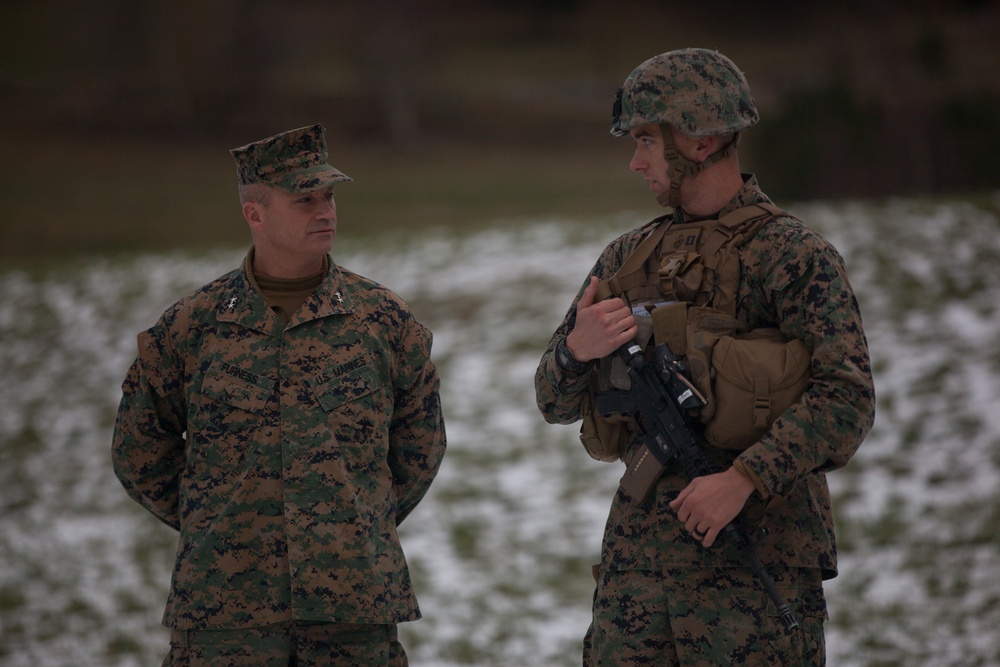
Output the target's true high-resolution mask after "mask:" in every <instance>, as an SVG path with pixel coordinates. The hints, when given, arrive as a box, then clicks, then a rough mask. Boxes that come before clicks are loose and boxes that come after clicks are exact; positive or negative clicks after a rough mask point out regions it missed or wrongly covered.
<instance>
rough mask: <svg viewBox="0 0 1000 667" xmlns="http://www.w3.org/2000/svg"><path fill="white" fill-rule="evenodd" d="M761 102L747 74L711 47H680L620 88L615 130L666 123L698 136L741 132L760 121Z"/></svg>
mask: <svg viewBox="0 0 1000 667" xmlns="http://www.w3.org/2000/svg"><path fill="white" fill-rule="evenodd" d="M758 118H759V116H758V115H757V106H756V105H755V104H754V100H753V95H752V94H751V93H750V86H749V84H747V80H746V78H745V77H744V76H743V73H742V72H740V70H739V69H738V68H737V67H736V65H735V64H734V63H733V61H731V60H730V59H729V58H727V57H726V56H724V55H722V54H721V53H719V52H718V51H711V50H709V49H678V50H676V51H668V52H667V53H661V54H660V55H658V56H653V57H652V58H650V59H649V60H647V61H646V62H644V63H642V64H641V65H639V66H638V67H636V68H635V69H634V70H633V71H632V73H631V74H629V76H628V78H627V79H625V83H624V84H622V87H621V88H619V89H618V96H617V98H616V99H615V106H614V110H613V112H612V121H611V134H613V135H615V136H616V137H620V136H624V135H626V134H628V131H629V130H631V129H632V128H634V127H638V126H640V125H645V124H646V123H666V124H667V125H670V126H671V127H674V128H675V129H677V130H679V131H681V132H683V133H684V134H686V135H688V136H692V137H706V136H718V135H722V134H729V133H731V132H740V131H742V130H745V129H747V128H749V127H752V126H753V125H754V124H756V123H757V120H758Z"/></svg>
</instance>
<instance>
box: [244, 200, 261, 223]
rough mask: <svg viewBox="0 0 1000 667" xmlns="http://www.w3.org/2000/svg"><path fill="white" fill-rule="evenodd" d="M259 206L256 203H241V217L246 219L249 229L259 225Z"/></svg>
mask: <svg viewBox="0 0 1000 667" xmlns="http://www.w3.org/2000/svg"><path fill="white" fill-rule="evenodd" d="M259 206H260V204H258V203H257V202H252V201H248V202H244V203H243V217H244V218H246V221H247V223H248V224H249V225H250V226H251V227H255V226H258V225H260V208H259Z"/></svg>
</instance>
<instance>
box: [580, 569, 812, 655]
mask: <svg viewBox="0 0 1000 667" xmlns="http://www.w3.org/2000/svg"><path fill="white" fill-rule="evenodd" d="M768 573H769V574H770V575H771V577H772V578H773V579H774V580H775V583H776V584H777V586H778V589H779V591H780V592H781V594H782V597H783V598H784V599H785V601H786V602H787V603H788V605H789V607H790V608H791V610H792V612H793V614H794V615H795V618H796V620H797V621H798V622H799V627H798V628H795V629H792V630H788V629H786V628H785V625H784V624H783V623H782V622H781V620H780V617H779V616H778V614H777V606H776V605H775V604H774V603H773V602H771V600H770V598H769V597H768V596H767V594H766V593H765V592H764V589H763V587H762V586H761V584H760V583H759V582H758V581H757V580H756V578H755V577H754V575H753V572H752V571H751V570H750V569H749V568H698V567H683V568H663V569H660V570H617V569H613V567H605V568H603V569H602V570H601V571H600V573H599V574H598V575H597V579H598V581H597V589H596V591H595V593H594V615H593V621H592V623H591V626H590V628H589V629H588V631H587V635H586V637H585V638H584V654H583V664H584V667H612V666H618V665H622V666H624V665H629V666H630V667H635V666H637V665H655V666H656V667H681V666H684V667H694V666H698V667H714V666H716V665H719V666H722V665H724V666H725V667H730V666H731V665H743V666H745V667H755V666H760V667H775V666H777V665H780V666H783V667H785V666H791V665H795V666H799V665H802V666H803V667H804V666H808V667H816V666H817V665H824V664H825V663H826V644H825V639H824V636H823V623H824V621H826V619H827V611H826V600H825V598H824V595H823V582H822V577H821V574H820V570H818V569H801V568H787V567H776V568H775V567H771V566H769V567H768Z"/></svg>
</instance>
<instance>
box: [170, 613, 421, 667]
mask: <svg viewBox="0 0 1000 667" xmlns="http://www.w3.org/2000/svg"><path fill="white" fill-rule="evenodd" d="M407 665H408V662H407V659H406V652H405V651H404V650H403V646H402V645H401V644H400V643H399V638H398V634H397V631H396V626H395V624H390V625H371V624H361V623H302V622H285V623H276V624H274V625H266V626H262V627H255V628H244V629H239V630H173V631H171V633H170V652H169V653H168V654H167V657H166V659H165V660H164V661H163V667H321V666H327V667H407Z"/></svg>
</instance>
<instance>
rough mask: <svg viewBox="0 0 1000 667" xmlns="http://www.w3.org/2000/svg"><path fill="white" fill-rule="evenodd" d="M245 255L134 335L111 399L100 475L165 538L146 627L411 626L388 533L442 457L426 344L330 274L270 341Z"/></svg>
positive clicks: (404, 322)
mask: <svg viewBox="0 0 1000 667" xmlns="http://www.w3.org/2000/svg"><path fill="white" fill-rule="evenodd" d="M268 159H270V158H268ZM322 161H323V162H325V148H324V151H323V156H322ZM307 168H308V169H311V171H312V172H313V176H309V175H307V176H306V178H307V181H308V180H309V179H311V178H314V177H315V174H317V173H318V174H320V175H319V176H318V177H317V178H319V179H320V181H322V180H323V179H329V177H330V173H329V172H326V170H325V169H324V168H323V167H322V166H319V165H316V164H314V165H312V166H311V167H310V166H307ZM324 172H326V173H325V174H324ZM337 173H338V174H339V172H337ZM300 176H301V174H300ZM341 176H342V175H341ZM345 178H346V177H345ZM252 254H253V248H251V250H250V253H249V254H248V257H247V260H246V261H245V262H244V264H243V266H242V267H241V268H240V269H237V270H234V271H232V272H230V273H228V274H226V275H224V276H222V277H220V278H218V279H216V280H214V281H212V282H211V283H209V284H207V285H205V286H204V287H202V288H200V289H199V290H197V291H195V292H194V293H192V294H190V295H189V296H187V297H185V298H183V299H182V300H180V301H179V302H178V303H176V304H175V305H174V306H172V307H171V308H169V309H168V310H167V311H166V312H165V313H164V314H163V316H162V317H161V318H160V320H159V321H158V322H157V323H156V324H155V325H154V326H153V327H152V328H150V329H149V330H147V331H144V332H143V333H141V334H139V338H138V348H139V352H138V358H137V359H136V361H135V363H134V364H133V365H132V367H131V368H130V369H129V371H128V375H127V376H126V378H125V381H124V384H123V386H122V391H123V396H122V400H121V405H120V408H119V414H118V420H117V423H116V428H115V433H114V443H113V463H114V468H115V472H116V474H117V475H118V477H119V479H120V480H121V482H122V484H123V485H124V487H125V489H126V490H127V491H128V493H129V495H130V496H131V497H132V498H133V499H135V500H136V501H137V502H138V503H140V504H141V505H143V506H144V507H145V508H147V509H148V510H149V511H150V512H152V513H153V514H154V515H156V517H158V518H159V519H160V520H161V521H163V522H164V523H166V524H167V525H169V526H171V527H173V528H175V529H177V530H178V531H179V532H180V537H179V544H178V548H177V554H176V561H175V565H174V571H173V576H172V580H171V585H170V593H169V598H168V602H167V606H166V611H165V613H164V617H163V622H164V624H165V625H167V626H169V627H170V628H174V629H176V630H179V631H193V630H223V629H233V628H260V627H262V626H268V625H272V624H280V623H285V622H289V621H295V622H337V623H352V624H395V623H397V622H401V621H409V620H415V619H417V618H419V617H420V611H419V609H418V606H417V600H416V598H415V596H414V592H413V589H412V587H411V583H410V576H409V573H408V570H407V566H406V561H405V558H404V556H403V551H402V549H401V547H400V542H399V538H398V536H397V532H396V531H397V526H398V525H399V523H400V522H401V521H402V520H403V519H404V518H405V517H406V516H407V515H408V514H409V513H410V512H411V511H412V510H413V509H414V507H415V506H416V505H417V503H419V502H420V500H421V498H422V497H423V496H424V494H425V493H426V492H427V490H428V487H429V486H430V484H431V481H432V479H433V478H434V476H435V474H436V472H437V470H438V467H439V465H440V463H441V460H442V456H443V455H444V451H445V434H444V425H443V421H442V416H441V409H440V403H439V394H438V391H439V379H438V375H437V371H436V369H435V367H434V365H433V363H432V362H431V360H430V351H431V334H430V332H429V331H428V330H427V329H426V328H425V327H424V326H423V325H421V324H420V323H419V322H417V321H416V320H415V319H414V317H413V316H412V315H411V313H410V312H409V310H408V309H407V306H406V304H405V303H404V302H403V301H402V300H401V299H400V298H399V296H397V295H396V294H394V293H393V292H392V291H390V290H389V289H387V288H385V287H383V286H381V285H379V284H377V283H375V282H373V281H371V280H368V279H366V278H364V277H362V276H359V275H357V274H355V273H352V272H350V271H348V270H346V269H344V268H341V267H339V266H337V265H336V264H335V263H334V262H332V261H330V260H329V258H328V260H327V262H326V266H327V270H326V273H325V275H324V276H323V277H322V282H321V283H320V285H319V286H318V287H317V288H316V290H315V291H314V292H313V294H312V295H311V296H310V297H308V298H307V299H306V301H305V302H304V303H303V305H302V307H301V308H299V309H298V311H297V312H296V313H295V314H294V315H293V316H292V317H291V319H290V320H289V321H288V322H287V325H286V324H284V323H283V322H282V321H281V320H280V319H279V318H278V317H277V316H276V315H275V313H274V312H273V311H272V310H271V308H270V306H269V304H268V303H267V302H266V301H265V299H264V297H263V295H262V294H261V291H260V290H259V288H258V287H257V285H256V283H255V280H254V277H253V272H252V268H251V267H252V262H251V258H252ZM391 630H392V632H393V633H394V627H393V628H392V629H391ZM182 634H183V633H182ZM185 636H186V635H185ZM338 664H339V663H338Z"/></svg>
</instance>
